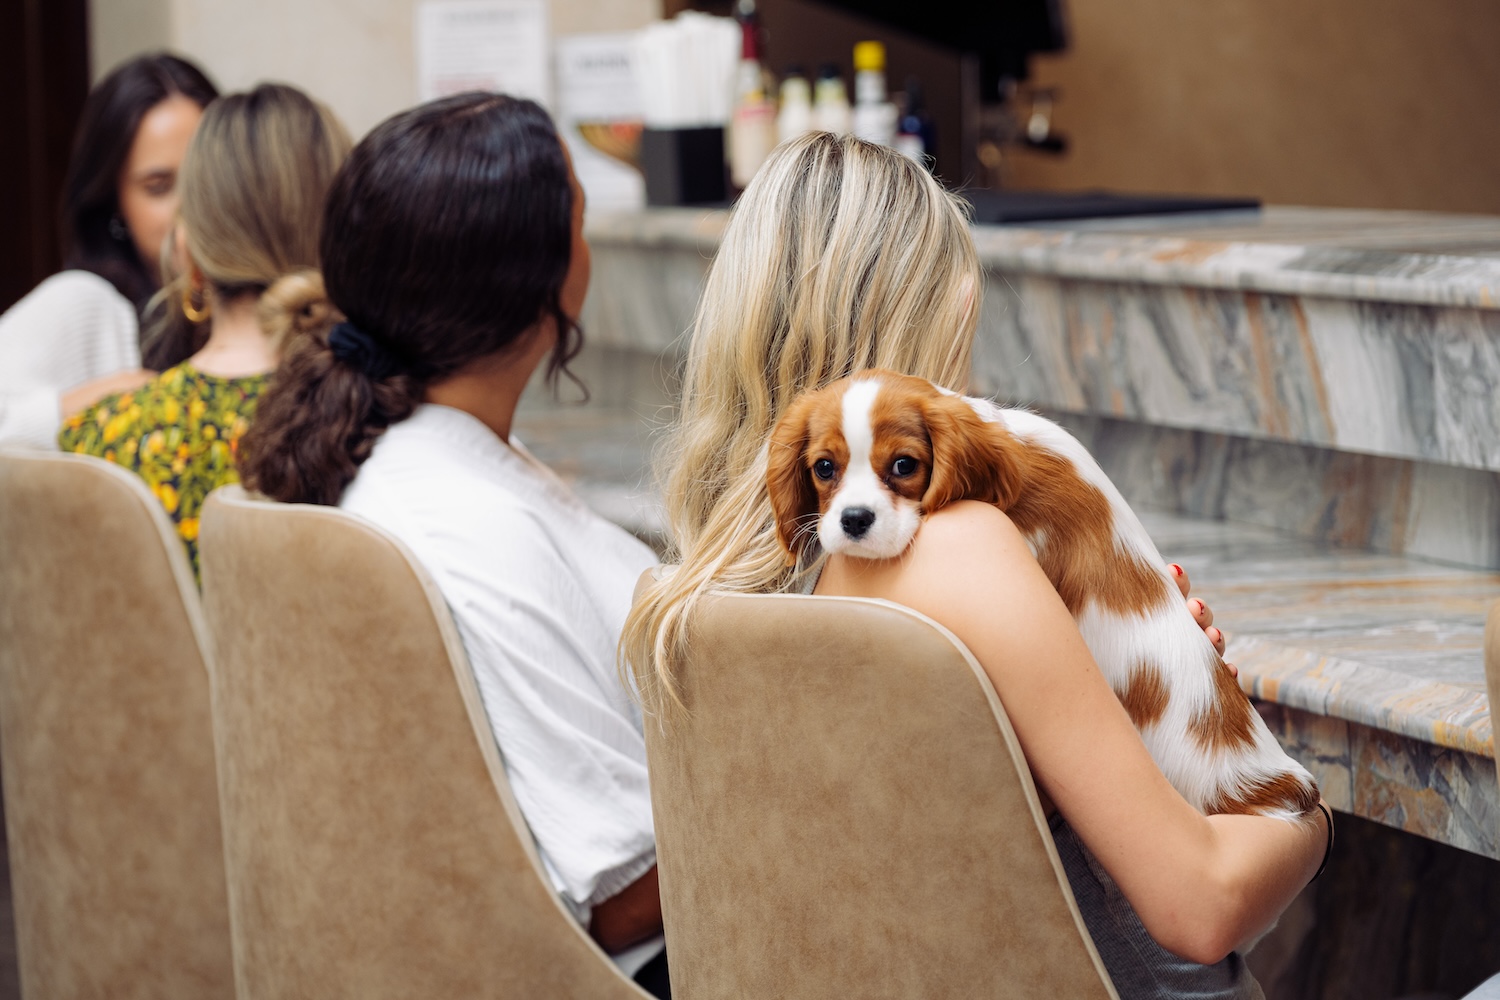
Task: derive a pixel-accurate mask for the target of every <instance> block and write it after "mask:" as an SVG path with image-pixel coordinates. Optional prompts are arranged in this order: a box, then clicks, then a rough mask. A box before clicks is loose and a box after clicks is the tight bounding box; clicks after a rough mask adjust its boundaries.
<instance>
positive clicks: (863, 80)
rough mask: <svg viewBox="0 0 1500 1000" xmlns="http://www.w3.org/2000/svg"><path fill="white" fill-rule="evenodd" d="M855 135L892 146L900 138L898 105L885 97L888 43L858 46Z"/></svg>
mask: <svg viewBox="0 0 1500 1000" xmlns="http://www.w3.org/2000/svg"><path fill="white" fill-rule="evenodd" d="M853 125H854V134H855V135H857V136H859V137H860V138H861V139H866V140H868V141H870V142H876V143H879V144H880V145H882V146H889V145H891V144H892V143H894V142H895V141H896V106H895V105H894V104H892V103H891V102H890V101H887V100H886V99H885V46H884V45H882V44H881V43H880V42H860V43H859V44H857V45H855V46H854V114H853Z"/></svg>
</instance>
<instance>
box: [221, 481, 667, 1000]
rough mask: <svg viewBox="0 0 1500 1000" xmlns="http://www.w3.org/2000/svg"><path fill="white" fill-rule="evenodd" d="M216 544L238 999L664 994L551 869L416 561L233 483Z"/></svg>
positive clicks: (600, 998) (442, 610)
mask: <svg viewBox="0 0 1500 1000" xmlns="http://www.w3.org/2000/svg"><path fill="white" fill-rule="evenodd" d="M200 541H201V548H200V552H201V556H202V567H203V589H204V604H205V608H206V611H207V617H208V622H209V630H210V632H211V633H212V635H213V639H214V648H215V651H216V652H215V661H214V664H215V666H214V673H213V715H214V728H215V736H216V738H217V740H218V752H219V786H220V795H221V798H222V801H223V809H224V816H225V830H226V837H225V842H224V852H225V860H226V863H227V867H228V873H229V891H230V904H231V912H232V915H233V927H234V943H235V981H236V984H237V986H238V988H239V997H240V1000H261V998H271V997H275V998H283V997H318V998H320V1000H327V998H334V997H351V998H355V997H357V998H359V1000H379V998H384V997H389V998H402V1000H408V998H412V997H434V998H436V997H441V998H444V1000H458V998H466V997H494V998H500V997H523V998H533V997H534V998H538V1000H541V998H566V997H579V998H584V997H587V998H591V1000H609V998H622V1000H623V998H639V997H644V996H646V995H647V994H646V993H645V992H644V991H642V990H640V989H639V988H638V987H636V985H635V984H634V983H632V982H630V981H629V980H628V979H626V978H625V977H624V976H623V975H622V974H621V973H620V972H619V971H618V970H617V969H616V968H615V966H614V964H613V963H612V962H610V961H609V959H608V958H607V957H606V956H605V955H604V953H603V952H602V951H600V950H599V949H598V947H596V946H595V944H594V943H593V941H592V940H590V939H589V937H588V936H587V935H586V934H585V933H584V932H583V931H582V930H580V929H579V927H578V925H577V923H576V922H575V921H574V920H573V919H572V917H571V916H570V915H569V914H568V912H567V911H566V910H565V909H564V907H563V905H562V902H561V901H560V900H559V899H558V897H557V895H556V894H555V893H554V892H553V891H552V889H551V887H550V885H549V883H548V882H547V880H546V876H545V875H544V873H543V871H542V867H541V864H540V861H539V859H538V856H537V854H536V850H535V847H534V845H533V843H532V840H531V836H530V833H529V832H528V830H527V827H526V823H525V821H524V820H523V819H522V817H521V814H520V812H519V810H518V808H517V806H516V803H515V799H514V798H513V797H512V795H511V792H510V787H509V784H508V782H507V780H506V778H505V773H504V771H503V769H502V767H501V763H500V757H499V754H498V751H497V750H496V746H495V741H494V737H493V735H492V733H491V731H490V728H489V724H488V722H487V721H486V719H485V714H484V708H483V706H482V705H481V703H480V700H479V694H478V691H477V689H476V687H475V683H474V678H473V674H472V672H471V671H470V669H469V666H468V662H467V660H466V658H465V656H464V651H463V647H462V645H461V644H460V641H459V638H458V635H457V632H456V631H455V629H454V626H453V622H452V619H451V618H450V616H449V613H448V609H447V606H446V605H445V604H444V603H443V598H442V595H441V594H440V593H439V592H438V591H437V589H436V587H435V586H434V585H433V583H432V581H431V580H430V579H429V578H428V576H427V574H426V573H424V572H423V571H422V569H421V568H420V567H419V566H418V565H417V563H416V562H415V560H414V559H413V558H412V556H411V555H410V553H409V552H408V551H407V550H406V549H405V548H403V547H402V546H401V545H400V543H398V542H397V541H395V540H394V539H392V538H391V537H390V536H389V535H387V534H385V533H384V532H382V531H380V530H379V529H377V528H375V527H373V526H371V525H370V524H368V523H367V522H365V521H362V520H360V519H359V518H357V517H354V516H351V515H349V514H346V513H344V512H342V511H340V510H337V509H335V508H331V507H315V506H305V505H300V504H274V503H268V502H264V501H258V500H252V499H249V498H247V497H246V496H245V494H244V492H243V491H241V490H240V489H239V488H237V487H231V488H229V489H226V490H220V491H218V492H217V493H215V494H214V495H213V496H212V497H210V498H209V501H208V503H207V505H206V507H205V511H204V516H203V530H202V535H201V539H200Z"/></svg>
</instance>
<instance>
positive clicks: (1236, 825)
mask: <svg viewBox="0 0 1500 1000" xmlns="http://www.w3.org/2000/svg"><path fill="white" fill-rule="evenodd" d="M979 293H980V269H979V263H978V260H977V256H976V253H975V250H974V245H973V242H972V239H971V237H970V235H969V230H968V222H967V218H966V216H965V213H964V211H963V210H962V208H961V206H960V203H959V202H958V201H957V200H956V199H955V198H953V197H952V196H950V195H948V194H947V193H946V192H944V191H943V190H942V188H941V187H940V186H939V185H938V184H937V183H936V182H935V181H934V180H933V179H932V177H931V176H930V175H929V174H928V173H927V172H926V171H925V170H923V169H921V167H920V166H918V165H916V164H914V163H913V162H912V161H910V160H908V159H906V158H905V157H903V156H901V155H900V154H898V153H895V152H894V151H892V150H889V149H886V148H884V147H880V146H875V145H872V144H870V143H867V142H863V141H861V140H859V139H856V138H853V137H850V136H843V137H837V136H833V135H831V134H829V133H813V134H810V135H807V136H804V137H802V138H800V139H797V140H794V141H792V142H789V143H787V144H785V145H783V146H781V147H780V148H779V149H778V150H777V151H776V152H775V153H773V154H772V155H771V157H770V159H769V160H767V161H766V163H765V164H764V165H763V166H762V168H761V170H760V172H759V173H758V174H757V175H756V178H755V180H754V181H753V182H752V183H751V184H750V187H749V188H748V189H747V190H746V192H745V194H744V195H743V196H742V197H741V199H740V202H739V204H738V206H737V207H736V208H735V210H734V216H733V218H732V220H731V221H730V223H729V226H728V228H727V229H726V230H725V233H724V238H723V241H722V243H721V245H720V249H719V253H718V256H717V257H716V258H715V260H714V263H713V266H712V268H711V269H710V271H709V275H708V280H707V283H706V286H705V290H704V294H703V299H702V301H701V303H700V304H699V307H698V314H697V317H696V319H695V322H694V327H693V334H692V340H691V343H690V345H689V349H688V360H687V371H686V376H685V383H684V393H683V399H682V402H681V409H680V417H679V421H678V424H677V426H676V427H675V428H674V429H673V431H672V433H671V435H670V437H669V439H668V440H667V441H666V442H665V443H664V446H663V448H662V451H661V454H662V456H664V458H665V459H666V469H665V477H664V478H665V486H666V502H667V507H668V514H669V517H670V523H671V528H672V534H673V537H674V539H675V541H676V544H677V549H678V551H677V554H676V555H677V561H678V562H679V564H680V565H679V566H678V568H677V569H676V570H675V571H673V572H670V573H663V574H659V577H658V579H657V580H656V582H655V583H654V584H653V585H651V586H649V587H648V588H646V589H645V591H644V593H643V594H642V595H641V597H640V598H639V600H638V601H637V603H636V605H635V607H634V608H633V609H632V611H631V614H630V617H629V618H628V620H627V622H626V626H625V631H624V635H623V638H622V640H621V655H622V659H623V662H625V663H628V664H630V666H631V668H632V670H633V672H634V676H635V680H636V682H637V686H638V689H639V691H640V692H641V696H642V698H643V700H644V702H645V704H646V708H647V709H648V710H649V711H652V712H654V713H656V714H657V715H658V716H659V717H660V718H661V719H662V720H663V722H664V724H667V725H670V724H671V719H672V717H673V714H674V713H675V712H678V711H681V710H683V705H682V703H681V701H680V699H679V692H678V687H677V685H676V683H675V679H674V673H675V669H676V665H677V664H678V663H679V662H680V661H681V659H682V657H683V656H684V654H685V652H686V651H687V650H688V649H689V648H690V647H691V644H692V641H693V636H692V633H691V630H690V623H691V621H692V619H693V611H694V607H695V605H696V604H697V603H698V602H699V601H700V600H701V599H702V598H703V597H704V596H705V595H707V594H709V593H711V592H716V591H717V592H724V591H732V592H740V593H769V592H777V591H781V592H788V591H793V592H796V591H800V592H808V591H813V592H815V593H818V594H828V595H845V596H859V597H875V598H884V599H887V600H891V601H894V602H896V603H899V604H904V605H907V606H909V607H911V608H914V609H916V610H917V611H919V612H921V613H923V614H925V615H927V616H928V617H930V618H932V619H934V620H936V621H937V622H939V623H940V624H942V625H944V626H946V627H947V628H948V629H949V630H951V631H952V632H953V633H954V634H955V635H957V636H958V637H959V638H960V639H961V640H962V641H963V642H964V643H965V644H966V645H967V646H968V647H969V649H970V650H971V651H972V652H973V653H974V655H975V657H976V658H977V659H978V660H979V662H980V664H981V665H982V666H983V667H984V669H985V672H986V673H987V674H988V676H989V678H990V680H991V682H992V683H993V684H994V687H995V690H996V692H997V693H998V694H999V696H1000V699H1001V701H1002V702H1003V703H1004V704H1005V707H1006V710H1007V712H1008V714H1009V716H1010V719H1011V722H1012V724H1013V725H1014V728H1015V732H1016V735H1017V736H1018V737H1019V739H1020V742H1021V746H1022V749H1023V750H1024V751H1025V754H1026V759H1027V761H1028V763H1029V764H1030V766H1031V769H1032V774H1033V776H1034V778H1035V779H1036V784H1037V788H1038V790H1039V792H1040V793H1041V795H1042V799H1043V803H1044V805H1045V806H1046V809H1047V812H1048V815H1049V817H1050V819H1051V824H1052V831H1053V835H1054V839H1055V840H1056V842H1057V847H1058V853H1059V855H1060V856H1061V857H1062V859H1063V865H1064V867H1065V868H1066V869H1067V872H1068V876H1069V880H1070V882H1071V884H1072V887H1073V891H1074V894H1075V896H1076V897H1077V900H1078V903H1079V908H1080V910H1081V911H1082V913H1083V916H1084V919H1085V922H1086V923H1087V925H1088V927H1089V931H1090V933H1091V934H1092V936H1093V938H1094V942H1095V944H1096V945H1097V946H1098V948H1099V952H1100V955H1101V956H1102V957H1103V959H1104V962H1105V965H1106V967H1107V968H1108V970H1109V972H1110V975H1111V977H1112V978H1113V980H1114V984H1115V988H1116V990H1117V991H1118V992H1119V995H1120V996H1121V997H1122V998H1124V1000H1129V998H1134V997H1180V996H1193V997H1218V998H1226V1000H1227V998H1252V997H1255V996H1258V995H1259V988H1258V987H1257V985H1256V984H1255V981H1254V979H1253V978H1252V977H1251V976H1250V974H1249V972H1248V971H1247V970H1246V968H1245V966H1244V963H1243V962H1242V961H1241V959H1240V957H1239V955H1237V954H1234V953H1233V952H1234V949H1235V948H1236V947H1238V946H1240V945H1241V943H1242V942H1244V941H1246V940H1247V939H1250V938H1253V937H1254V936H1255V935H1256V934H1257V933H1259V932H1260V931H1262V930H1264V928H1266V927H1267V926H1268V925H1269V924H1270V923H1271V922H1272V921H1273V920H1274V919H1275V917H1276V915H1277V914H1278V913H1279V912H1280V911H1281V910H1282V909H1283V908H1284V907H1285V906H1286V905H1287V904H1288V903H1289V902H1290V901H1291V899H1292V897H1293V896H1295V895H1296V894H1297V892H1298V891H1299V890H1301V888H1302V887H1303V886H1304V885H1305V884H1306V883H1307V881H1308V879H1309V878H1310V877H1311V876H1312V874H1313V871H1314V869H1315V868H1316V867H1317V865H1318V860H1319V858H1320V857H1321V856H1322V855H1323V853H1324V850H1325V846H1324V845H1325V837H1326V835H1327V830H1326V828H1325V826H1324V821H1323V819H1322V814H1321V813H1315V814H1314V818H1312V819H1310V820H1309V821H1307V822H1299V823H1289V822H1284V821H1282V820H1278V819H1267V818H1264V817H1260V816H1210V817H1205V816H1203V815H1201V814H1200V813H1198V812H1197V811H1196V810H1194V809H1193V808H1192V806H1190V805H1189V804H1188V803H1187V801H1186V800H1184V799H1183V798H1182V797H1181V796H1180V795H1179V794H1178V793H1177V792H1176V790H1175V789H1173V788H1172V786H1171V785H1170V784H1168V783H1167V781H1166V779H1165V778H1164V777H1163V776H1162V774H1161V772H1160V771H1159V770H1158V769H1157V768H1156V765H1155V764H1154V763H1153V761H1152V759H1151V757H1150V756H1149V754H1147V752H1146V748H1145V746H1144V744H1142V742H1141V739H1140V737H1139V735H1138V734H1137V732H1136V730H1135V728H1134V727H1133V726H1132V725H1131V722H1130V719H1129V717H1128V716H1127V715H1126V714H1125V711H1124V709H1123V708H1122V707H1121V705H1120V703H1119V701H1118V700H1117V699H1116V697H1115V695H1114V693H1113V691H1111V690H1110V687H1109V685H1108V683H1107V682H1106V681H1105V680H1104V677H1103V675H1102V674H1101V673H1100V671H1099V668H1098V667H1097V666H1096V665H1095V664H1094V662H1093V660H1092V658H1091V657H1090V655H1089V652H1088V649H1087V647H1086V646H1085V645H1084V644H1083V640H1082V638H1081V637H1080V636H1079V633H1078V629H1077V627H1076V626H1075V625H1074V622H1073V619H1072V616H1071V615H1070V614H1069V613H1068V611H1067V609H1066V607H1064V605H1063V603H1062V601H1061V599H1060V598H1059V597H1058V595H1057V592H1056V591H1055V590H1054V589H1053V588H1052V585H1051V584H1050V583H1049V582H1048V580H1047V577H1046V576H1045V575H1044V574H1043V573H1042V571H1041V568H1040V567H1039V566H1038V565H1037V562H1036V559H1035V558H1034V557H1033V555H1032V554H1031V551H1030V550H1029V549H1028V547H1027V545H1026V541H1025V539H1024V538H1023V537H1022V536H1021V534H1020V532H1019V531H1018V530H1017V529H1016V527H1015V526H1014V524H1012V523H1011V521H1010V519H1009V518H1008V517H1007V516H1006V515H1005V514H1004V513H1003V512H1001V511H1000V510H998V509H997V508H995V507H993V506H990V505H988V504H984V503H979V502H976V501H964V502H960V503H957V504H953V505H951V506H949V507H946V508H944V509H943V510H941V511H939V512H937V513H935V514H933V515H931V516H930V517H928V518H926V519H925V521H924V523H923V525H922V527H921V529H920V530H919V531H918V533H917V535H916V538H915V539H914V541H913V542H912V544H911V546H910V548H909V549H908V550H907V551H906V552H905V553H904V554H903V555H902V557H901V558H900V559H893V560H885V561H867V560H859V559H854V558H850V557H846V556H840V555H832V556H827V557H826V558H815V559H813V560H812V562H811V563H810V564H809V565H799V566H795V567H787V566H786V565H785V564H784V556H783V552H782V550H781V548H780V547H779V545H778V543H777V541H776V532H775V525H774V518H773V516H772V512H771V504H770V500H769V498H768V496H767V493H766V487H765V475H766V452H765V448H766V442H767V439H768V438H769V437H770V434H771V430H772V428H773V427H774V425H775V423H776V421H777V419H778V418H779V417H780V416H781V413H782V412H783V410H785V408H786V407H787V404H788V403H790V402H791V400H792V399H793V398H794V397H796V396H797V395H798V394H799V393H801V392H803V391H804V390H808V389H816V388H819V387H821V386H823V385H826V384H828V383H830V382H832V381H834V380H836V379H838V378H841V377H843V376H845V375H849V374H851V373H854V372H858V371H861V370H864V369H867V368H872V367H884V368H893V369H896V370H898V371H903V372H906V373H908V374H911V375H917V376H921V377H923V378H927V379H930V380H931V381H933V382H935V383H937V384H938V385H940V386H943V387H945V388H948V389H952V390H954V391H963V390H964V389H965V388H966V387H967V381H968V374H969V363H970V352H971V349H972V345H973V339H974V332H975V327H976V322H977V315H978V303H979ZM1179 583H1180V584H1181V585H1182V587H1183V589H1184V593H1185V592H1186V579H1185V577H1183V576H1181V574H1180V573H1179ZM1201 603H1202V602H1199V601H1193V602H1190V607H1191V608H1192V609H1193V611H1194V613H1195V617H1197V618H1198V620H1199V622H1200V624H1202V625H1203V626H1204V628H1205V629H1206V630H1207V631H1208V633H1209V637H1210V638H1211V639H1212V640H1214V642H1215V644H1216V645H1219V646H1220V648H1221V650H1222V645H1221V644H1222V641H1223V637H1222V635H1221V634H1220V633H1219V632H1218V630H1217V629H1213V628H1210V627H1209V618H1210V616H1209V614H1208V612H1207V610H1206V609H1204V608H1202V607H1201ZM687 708H688V709H691V706H687Z"/></svg>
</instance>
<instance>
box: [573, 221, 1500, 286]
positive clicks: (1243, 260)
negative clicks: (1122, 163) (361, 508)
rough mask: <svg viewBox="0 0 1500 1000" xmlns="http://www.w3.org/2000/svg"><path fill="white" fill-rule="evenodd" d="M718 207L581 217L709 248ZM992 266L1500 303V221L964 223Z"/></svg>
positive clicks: (596, 232)
mask: <svg viewBox="0 0 1500 1000" xmlns="http://www.w3.org/2000/svg"><path fill="white" fill-rule="evenodd" d="M727 218H728V215H727V213H725V212H723V211H705V210H702V209H653V210H650V211H644V212H633V213H620V214H601V215H596V216H591V217H590V218H589V221H588V227H587V231H588V236H589V239H590V241H592V242H595V243H597V244H599V245H601V246H612V247H623V246H638V247H642V248H656V249H682V250H694V251H698V252H700V253H703V254H712V252H713V251H714V249H715V248H717V246H718V241H719V238H720V236H721V235H722V234H723V230H724V225H725V222H726V220H727ZM974 243H975V245H976V247H977V248H978V250H979V255H980V259H981V260H982V261H983V262H984V264H985V266H986V267H987V268H989V269H990V270H991V271H999V272H1020V273H1036V274H1048V275H1052V276H1056V277H1063V278H1081V279H1092V280H1109V281H1124V282H1138V283H1144V284H1162V285H1186V286H1189V287H1198V288H1221V289H1238V290H1244V291H1257V292H1271V293H1282V294H1288V295H1311V296H1326V297H1332V298H1342V299H1352V300H1357V301H1375V302H1404V303H1415V304H1425V305H1442V306H1460V307H1470V308H1478V309H1500V216H1481V215H1444V214H1438V213H1430V212H1394V211H1375V210H1352V209H1325V208H1294V207H1282V206H1270V207H1267V208H1265V209H1264V210H1262V211H1260V212H1224V213H1210V214H1194V215H1162V216H1142V217H1136V218H1124V219H1096V220H1079V221H1068V222H1055V223H1031V224H1027V225H1024V226H988V225H981V226H975V227H974Z"/></svg>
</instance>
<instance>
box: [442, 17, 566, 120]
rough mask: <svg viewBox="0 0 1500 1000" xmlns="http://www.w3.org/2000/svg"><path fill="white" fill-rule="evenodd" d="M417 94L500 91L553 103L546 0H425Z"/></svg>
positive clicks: (544, 103) (548, 105) (549, 103)
mask: <svg viewBox="0 0 1500 1000" xmlns="http://www.w3.org/2000/svg"><path fill="white" fill-rule="evenodd" d="M416 44H417V95H418V97H420V98H421V99H422V100H424V101H430V100H432V99H433V98H435V97H446V96H448V95H449V94H458V93H462V92H463V91H466V90H495V91H501V92H504V93H507V94H511V95H513V96H515V97H529V98H531V99H532V100H534V101H536V102H537V103H539V104H541V105H542V106H543V107H546V108H549V109H550V108H551V107H552V68H551V64H550V59H549V55H550V52H551V48H552V45H551V31H550V26H549V24H548V19H547V0H423V2H422V3H420V4H418V5H417V24H416Z"/></svg>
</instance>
